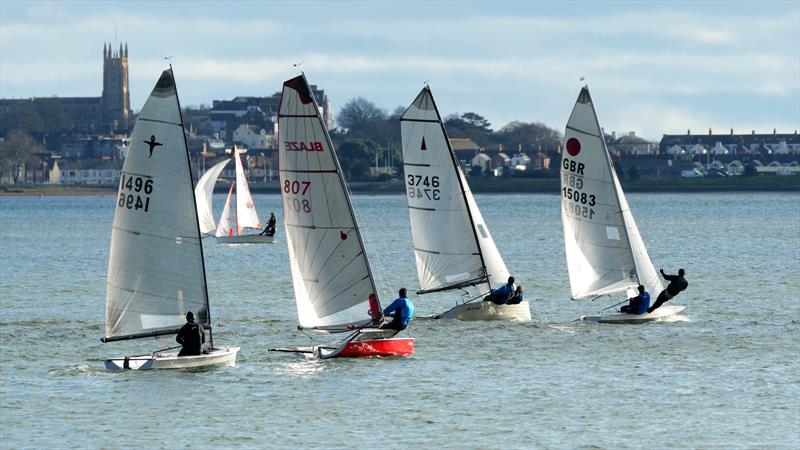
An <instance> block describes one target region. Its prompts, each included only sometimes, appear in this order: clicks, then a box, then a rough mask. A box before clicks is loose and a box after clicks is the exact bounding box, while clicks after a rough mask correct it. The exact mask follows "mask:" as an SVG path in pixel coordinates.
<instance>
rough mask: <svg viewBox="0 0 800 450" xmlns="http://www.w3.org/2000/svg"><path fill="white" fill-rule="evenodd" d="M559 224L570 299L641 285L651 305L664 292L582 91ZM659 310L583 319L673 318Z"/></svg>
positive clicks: (570, 132) (572, 123)
mask: <svg viewBox="0 0 800 450" xmlns="http://www.w3.org/2000/svg"><path fill="white" fill-rule="evenodd" d="M564 142H565V145H564V152H563V155H562V160H561V219H562V222H563V225H564V243H565V245H566V256H567V268H568V270H569V280H570V287H571V290H572V297H573V299H595V298H598V297H601V296H605V295H612V294H616V293H619V292H623V291H626V295H627V297H633V296H635V295H636V287H637V286H638V285H639V284H642V285H644V287H645V290H646V291H647V292H648V293H650V296H651V298H652V300H653V301H655V298H656V296H658V294H659V293H660V292H661V291H662V290H663V288H664V285H663V284H662V281H661V278H659V276H658V273H657V272H656V270H655V268H654V267H653V263H652V262H651V261H650V256H648V254H647V249H646V248H645V246H644V242H643V241H642V237H641V235H640V234H639V229H638V228H637V227H636V222H635V221H634V220H633V213H632V212H631V210H630V207H629V206H628V201H627V200H626V199H625V193H624V192H623V191H622V186H621V185H620V182H619V179H618V178H617V174H616V171H615V170H614V164H613V163H612V161H611V156H610V155H609V153H608V149H607V148H606V143H605V140H604V139H603V135H602V130H601V128H600V124H599V122H598V120H597V114H596V112H595V109H594V105H593V103H592V98H591V96H590V95H589V88H588V87H584V88H583V89H581V92H580V94H579V95H578V100H577V101H576V102H575V107H574V108H573V110H572V114H571V115H570V118H569V121H568V122H567V128H566V131H565V132H564ZM685 308H686V307H685V306H677V305H664V306H662V307H660V308H659V309H657V310H655V311H653V312H652V313H650V314H641V315H636V314H619V313H616V312H613V313H607V314H597V315H591V316H584V317H582V319H583V320H588V321H595V322H608V323H641V322H647V321H651V320H655V319H660V318H663V317H667V316H671V315H674V314H678V313H680V312H681V311H683V310H684V309H685Z"/></svg>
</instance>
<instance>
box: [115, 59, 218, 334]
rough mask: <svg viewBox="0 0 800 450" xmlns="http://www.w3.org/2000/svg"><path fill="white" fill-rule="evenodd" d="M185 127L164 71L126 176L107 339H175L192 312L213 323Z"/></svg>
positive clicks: (134, 139) (137, 132) (133, 142)
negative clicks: (169, 336)
mask: <svg viewBox="0 0 800 450" xmlns="http://www.w3.org/2000/svg"><path fill="white" fill-rule="evenodd" d="M182 123H183V121H182V118H181V114H180V104H179V102H178V96H177V91H176V89H175V82H174V78H173V75H172V71H171V69H170V70H166V71H164V72H163V73H162V74H161V77H160V78H159V80H158V82H157V83H156V86H155V88H154V89H153V91H152V93H151V94H150V97H148V99H147V101H146V102H145V105H144V106H143V107H142V110H141V113H140V117H139V120H137V122H136V125H135V127H134V130H133V133H132V134H131V139H130V147H129V150H128V153H127V156H126V158H125V162H124V164H123V169H122V172H121V177H120V185H119V191H118V196H117V201H116V210H115V214H114V223H113V225H112V230H111V248H110V252H109V263H108V276H107V283H106V313H105V329H104V339H105V340H106V341H109V340H119V339H135V338H138V337H144V336H154V335H161V334H170V333H174V332H175V330H177V329H178V328H179V327H180V326H181V325H182V324H183V323H185V314H186V312H187V311H193V312H194V313H195V317H196V318H197V320H198V322H199V323H201V324H203V325H204V326H207V325H209V324H210V315H209V307H208V294H207V291H206V280H205V268H204V266H203V261H202V259H203V253H202V243H201V240H200V231H199V223H198V218H197V210H196V207H195V198H194V190H193V183H192V175H191V168H190V163H189V158H188V151H187V147H186V140H185V136H184V134H183V125H182ZM176 125H178V126H176Z"/></svg>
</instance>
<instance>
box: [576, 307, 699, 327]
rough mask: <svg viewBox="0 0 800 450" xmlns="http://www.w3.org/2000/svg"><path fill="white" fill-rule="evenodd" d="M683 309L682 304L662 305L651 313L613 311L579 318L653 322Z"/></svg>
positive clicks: (617, 321)
mask: <svg viewBox="0 0 800 450" xmlns="http://www.w3.org/2000/svg"><path fill="white" fill-rule="evenodd" d="M684 309H686V307H685V306H682V305H664V306H661V307H659V308H658V309H657V310H655V311H653V312H652V313H644V314H624V313H617V312H613V313H609V314H597V315H594V316H582V317H581V320H583V321H586V322H599V323H617V324H637V323H646V322H653V321H655V320H660V319H665V318H667V317H671V316H675V315H678V314H680V313H681V312H683V310H684Z"/></svg>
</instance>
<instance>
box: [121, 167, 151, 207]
mask: <svg viewBox="0 0 800 450" xmlns="http://www.w3.org/2000/svg"><path fill="white" fill-rule="evenodd" d="M152 193H153V179H152V178H145V177H140V176H135V175H126V174H124V173H123V174H122V178H120V180H119V198H118V199H117V206H118V207H119V208H127V209H133V210H140V209H141V210H143V211H144V212H147V211H148V209H150V194H152Z"/></svg>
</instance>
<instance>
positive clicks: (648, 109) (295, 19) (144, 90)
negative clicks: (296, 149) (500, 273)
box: [0, 0, 800, 140]
mask: <svg viewBox="0 0 800 450" xmlns="http://www.w3.org/2000/svg"><path fill="white" fill-rule="evenodd" d="M106 42H110V43H112V45H114V47H115V48H119V43H120V42H126V43H127V44H128V50H129V64H130V69H129V75H130V90H131V103H132V107H133V109H134V110H138V109H140V108H141V107H142V105H143V103H144V101H145V99H146V98H147V96H148V95H149V93H150V91H151V90H152V88H153V86H154V85H155V82H156V80H157V79H158V77H159V75H160V72H161V70H163V69H164V68H166V67H167V65H168V62H167V61H166V60H165V59H164V58H165V57H168V56H171V57H172V58H171V62H172V64H173V66H174V71H175V78H176V82H177V87H178V94H179V96H180V98H181V103H182V104H183V105H187V106H189V105H191V106H198V105H201V104H207V105H210V104H211V102H212V101H213V100H223V99H232V98H234V97H236V96H239V95H244V96H266V95H271V94H273V93H275V92H278V91H279V90H280V88H281V85H282V82H283V81H285V80H286V79H289V78H291V77H294V76H296V75H297V74H298V73H299V71H298V69H297V68H296V67H293V65H294V64H295V63H299V62H302V68H303V70H304V71H305V73H306V76H307V78H308V80H309V82H310V83H312V84H316V85H318V86H319V87H320V88H322V89H324V90H325V92H326V94H327V95H328V98H329V99H330V100H331V102H332V104H333V106H334V111H335V112H336V111H338V109H339V108H341V107H342V106H343V105H344V104H346V103H347V101H348V100H350V99H353V98H355V97H359V96H360V97H364V98H366V99H367V100H370V101H371V102H373V103H375V104H376V105H377V106H379V107H381V108H382V109H385V110H386V111H387V112H391V111H393V110H395V109H396V108H397V107H399V106H402V107H407V106H408V105H409V104H410V103H411V101H413V99H414V98H415V97H416V95H417V93H418V92H419V90H420V89H422V87H423V86H424V85H425V83H426V82H428V83H429V85H430V87H431V89H432V92H433V94H434V96H435V98H436V103H437V106H438V107H439V109H440V112H441V113H442V114H443V115H445V116H447V115H449V114H454V113H457V114H461V113H465V112H475V113H478V114H481V115H483V116H484V117H486V118H487V119H488V120H489V121H490V122H491V124H492V128H493V129H500V128H502V127H503V126H505V125H506V124H508V123H509V122H511V121H522V122H541V123H544V124H545V125H547V126H550V127H552V128H555V129H557V130H559V131H560V132H562V133H563V131H564V126H565V124H566V121H567V119H568V117H569V113H570V111H571V110H572V106H573V104H574V102H575V99H576V97H577V95H578V92H579V91H580V88H581V86H582V85H583V83H584V82H585V83H588V85H589V88H590V90H591V92H592V98H593V100H594V102H595V107H596V109H597V114H598V117H599V120H600V124H601V126H603V127H604V128H605V129H606V131H607V132H610V131H612V130H613V131H616V132H617V133H628V132H631V131H633V132H635V133H636V134H637V135H638V136H643V137H645V138H648V139H652V140H659V139H660V138H661V135H662V134H682V133H686V132H687V130H688V129H691V130H692V133H693V134H699V133H703V134H705V133H708V129H709V128H712V130H714V132H715V133H728V132H730V129H731V128H733V129H734V130H735V132H737V133H749V132H750V131H751V130H756V132H761V133H771V132H772V131H773V129H777V131H778V132H779V133H791V132H794V131H795V130H797V129H798V128H800V0H790V1H757V2H746V1H710V2H698V1H671V2H664V1H647V2H645V1H615V2H603V1H561V2H544V1H542V2H537V1H529V2H522V1H494V2H483V1H452V2H415V1H407V2H392V1H382V2H334V1H328V2H313V1H295V2H280V1H275V2H263V1H229V2H216V1H183V2H165V1H162V2H150V1H139V2H111V1H106V2H103V1H92V2H70V1H58V2H36V1H24V2H23V1H16V0H2V1H0V97H2V98H28V97H32V96H36V97H45V96H53V95H57V96H61V97H77V96H93V97H98V96H100V94H101V91H102V53H103V44H104V43H106ZM581 77H584V78H585V81H580V79H581ZM398 126H399V125H398Z"/></svg>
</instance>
